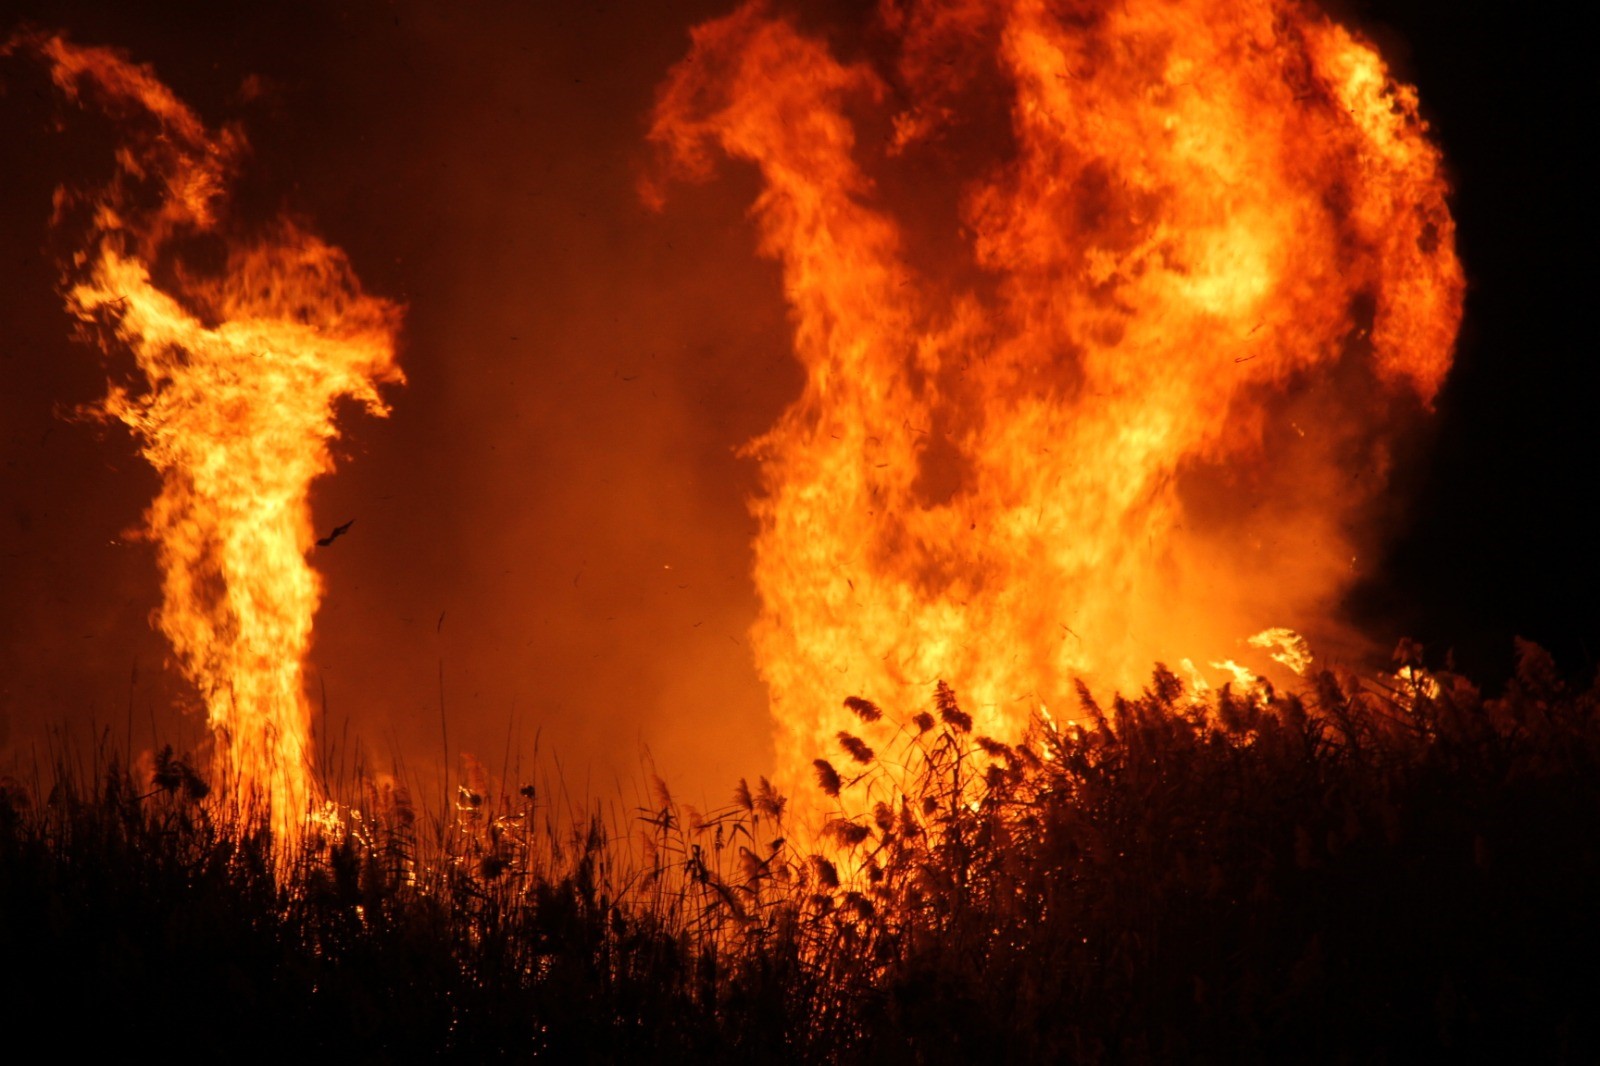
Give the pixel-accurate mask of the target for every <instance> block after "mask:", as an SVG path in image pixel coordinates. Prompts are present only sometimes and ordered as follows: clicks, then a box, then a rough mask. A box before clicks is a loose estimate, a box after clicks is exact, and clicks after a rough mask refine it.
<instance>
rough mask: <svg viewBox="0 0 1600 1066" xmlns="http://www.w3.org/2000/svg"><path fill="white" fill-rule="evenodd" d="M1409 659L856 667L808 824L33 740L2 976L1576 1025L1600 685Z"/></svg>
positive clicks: (769, 1012)
mask: <svg viewBox="0 0 1600 1066" xmlns="http://www.w3.org/2000/svg"><path fill="white" fill-rule="evenodd" d="M1403 665H1404V666H1405V669H1404V670H1403V671H1402V674H1401V675H1400V676H1398V677H1397V678H1396V679H1395V681H1394V685H1393V686H1392V688H1391V689H1389V690H1387V691H1384V690H1376V689H1375V688H1374V687H1373V686H1371V685H1367V686H1361V685H1357V684H1356V683H1355V682H1352V681H1349V680H1340V679H1338V678H1335V677H1333V676H1331V675H1328V674H1323V675H1321V676H1320V677H1318V678H1317V679H1316V680H1315V683H1314V685H1313V687H1312V689H1311V690H1310V691H1309V692H1307V693H1304V694H1281V693H1277V692H1274V691H1272V690H1270V689H1262V690H1260V691H1256V692H1252V693H1243V694H1241V693H1235V692H1234V691H1232V690H1231V689H1223V690H1221V691H1217V692H1211V693H1208V694H1205V695H1203V696H1196V695H1195V694H1194V693H1193V691H1192V690H1190V689H1187V688H1186V687H1185V686H1184V685H1183V684H1181V683H1180V682H1179V681H1178V680H1177V679H1176V678H1175V677H1174V676H1173V675H1171V674H1170V673H1168V672H1167V671H1165V670H1164V669H1158V670H1157V672H1156V673H1155V675H1154V677H1153V679H1152V681H1151V683H1150V685H1149V687H1148V688H1147V689H1146V690H1145V692H1144V693H1143V694H1142V695H1141V696H1139V697H1138V698H1135V699H1122V698H1118V699H1115V700H1113V701H1111V702H1110V703H1109V705H1106V706H1101V705H1099V704H1098V703H1097V702H1095V701H1094V699H1093V698H1092V697H1091V696H1090V695H1089V694H1088V693H1087V691H1085V692H1084V693H1083V695H1082V699H1083V705H1082V711H1083V717H1082V720H1081V722H1079V723H1077V724H1066V725H1056V724H1054V723H1052V722H1051V721H1050V720H1048V719H1045V718H1042V717H1041V718H1040V719H1038V720H1036V721H1035V723H1034V724H1033V726H1032V727H1031V728H1030V730H1029V731H1028V734H1027V736H1026V737H1024V738H1023V739H1021V740H1020V741H1019V742H1017V743H1003V742H1000V741H996V740H993V739H991V738H987V737H984V736H982V735H980V734H976V733H972V732H969V731H968V730H967V729H966V728H965V723H964V721H963V718H964V714H965V712H964V711H963V710H962V708H961V706H960V702H959V697H958V694H957V693H955V692H953V691H951V690H950V689H948V688H942V689H941V690H940V691H939V692H937V693H931V694H930V696H931V697H933V699H932V700H931V702H933V703H935V704H936V705H937V706H938V709H939V711H940V712H941V713H942V715H943V716H944V720H943V721H941V722H937V723H935V722H932V721H921V722H919V721H917V719H918V718H931V716H928V715H927V712H922V711H916V712H914V713H913V714H912V715H910V716H905V717H904V718H903V717H902V716H903V715H904V710H903V709H899V708H896V707H894V706H893V705H889V704H884V705H877V704H874V705H873V710H875V711H877V717H872V716H871V715H870V714H868V715H861V714H860V708H859V707H857V706H854V705H853V706H852V707H851V709H852V710H853V711H855V712H856V713H857V715H858V718H859V719H861V720H862V733H863V736H862V737H860V738H856V739H858V740H859V741H860V742H861V743H862V744H867V743H868V742H870V744H871V746H872V749H873V751H872V755H873V757H872V759H871V760H870V761H868V762H866V763H857V762H855V761H854V760H853V759H852V760H851V763H850V765H852V766H853V767H854V769H853V770H852V771H851V772H849V773H843V772H841V771H840V770H839V769H837V768H834V765H833V763H832V762H830V761H829V760H826V759H819V761H818V767H817V768H818V771H819V777H821V778H822V784H823V788H822V789H820V790H818V791H819V793H821V794H822V796H821V798H820V799H819V800H818V801H817V803H818V806H819V807H821V808H822V809H823V810H825V811H826V810H827V809H828V808H829V806H830V805H832V809H833V813H831V814H828V815H826V816H825V818H824V820H823V821H822V822H821V823H820V824H819V826H818V829H819V830H820V833H819V835H817V836H816V837H815V838H814V841H813V843H812V844H810V845H807V844H804V843H802V841H804V840H806V839H807V838H808V833H807V831H806V828H805V827H804V826H801V825H797V824H795V823H794V821H793V815H792V814H791V813H790V812H789V811H788V809H787V806H788V805H787V803H786V801H785V798H784V797H781V796H779V795H778V794H777V793H776V792H775V791H774V790H773V789H772V787H771V785H770V784H769V783H767V782H765V781H758V782H756V784H755V785H754V786H749V785H745V784H743V783H741V784H740V785H739V787H738V788H737V790H736V792H735V795H734V801H733V803H731V804H730V805H729V806H728V807H727V808H725V809H722V810H718V811H711V812H698V811H695V810H693V809H691V808H689V807H687V806H685V805H683V804H681V803H679V802H677V801H676V800H675V799H674V798H673V797H672V796H671V795H670V793H669V792H668V791H667V790H666V788H665V786H661V787H660V788H658V789H657V790H656V794H655V795H654V796H652V797H651V798H650V799H649V800H647V801H644V802H642V803H641V804H640V806H639V808H638V810H637V811H636V812H635V814H634V815H632V816H631V817H629V818H618V817H616V816H612V817H609V818H600V817H597V816H595V815H593V814H586V813H585V812H582V811H579V810H575V809H573V808H572V807H570V805H563V803H562V801H561V800H560V798H559V794H554V795H553V794H552V793H550V792H549V791H547V790H546V789H544V788H543V786H540V787H538V788H535V787H532V786H523V787H521V788H511V787H509V786H507V787H502V786H500V785H498V784H497V783H495V782H493V781H491V780H488V779H487V778H486V777H483V778H478V777H475V776H474V774H473V773H472V772H471V771H470V768H469V771H468V773H467V774H466V775H464V777H463V781H462V785H463V787H462V788H461V789H460V790H459V791H458V793H457V802H456V804H455V809H454V810H452V811H449V812H424V811H420V810H418V809H417V808H416V807H415V806H414V805H413V804H412V803H411V802H410V801H409V799H408V798H407V795H406V792H405V790H404V789H403V788H401V787H400V786H398V785H397V784H396V783H394V782H392V781H387V782H386V781H383V780H382V779H374V780H365V779H363V780H365V783H364V784H363V785H362V786H361V787H360V788H359V789H356V790H355V791H356V792H357V795H355V796H351V797H347V804H348V808H350V809H348V817H347V819H346V821H345V823H344V828H343V829H336V828H333V827H330V828H329V829H328V830H327V831H325V832H324V833H323V834H321V835H320V836H319V835H312V836H309V837H307V838H305V839H303V840H302V841H301V842H300V843H299V844H298V845H294V846H295V847H297V850H296V851H295V852H294V855H293V860H292V861H291V862H288V863H286V864H285V863H283V862H282V861H281V858H280V857H279V856H276V855H275V854H274V848H275V847H278V846H280V845H279V844H278V843H276V842H274V840H273V839H272V837H271V834H270V832H269V831H268V830H267V829H266V827H264V826H259V825H258V826H257V827H256V828H255V829H253V830H251V829H249V827H243V828H241V827H238V826H228V825H223V824H220V823H219V822H218V821H217V819H216V818H215V816H214V815H213V814H212V813H211V811H212V808H209V807H207V806H206V805H204V804H202V803H200V802H198V797H197V795H196V793H197V791H198V788H197V787H196V786H197V784H198V785H200V786H201V787H203V782H201V781H200V774H199V773H198V772H197V771H196V770H195V769H194V768H193V767H192V766H190V765H189V764H188V763H186V762H184V761H183V760H181V759H177V758H174V757H172V756H170V755H169V756H166V757H163V758H158V759H156V760H155V761H154V762H153V763H152V764H150V766H149V767H147V771H146V772H147V773H148V775H149V776H148V777H146V778H145V779H143V780H139V781H135V780H134V779H133V775H131V774H130V773H129V771H128V770H127V768H126V767H122V766H119V765H118V764H117V763H116V762H115V761H114V760H111V759H109V758H102V759H101V760H100V761H99V763H98V765H97V767H96V769H95V770H94V771H93V775H92V776H87V775H86V774H85V773H84V772H83V771H81V770H80V771H73V770H71V769H69V768H67V764H66V763H63V764H62V765H61V766H60V767H58V769H57V774H56V776H55V777H54V778H53V779H48V778H47V779H44V780H41V781H40V783H39V784H38V785H36V786H34V787H31V788H27V787H22V786H21V785H19V784H17V783H16V782H7V784H6V786H5V789H4V795H3V800H4V802H3V803H0V946H3V947H4V948H5V950H6V952H7V957H8V958H11V959H14V960H17V959H28V960H30V961H29V963H28V965H27V966H26V967H23V966H13V967H11V968H9V969H8V971H7V979H6V981H7V987H6V988H5V989H3V990H0V993H3V995H0V1002H4V1004H5V1008H4V1010H5V1011H7V1012H15V1013H14V1014H13V1015H12V1017H13V1018H27V1017H31V1016H34V1012H36V1011H42V1010H43V1009H45V1005H46V1004H45V1002H44V1001H45V1000H46V999H48V1000H50V1001H51V1002H60V1001H62V1000H66V1001H70V1002H86V1003H92V1004H93V1006H92V1007H90V1008H88V1009H92V1010H94V1011H96V1012H97V1015H96V1016H97V1017H100V1018H105V1017H109V1019H110V1020H111V1021H112V1022H114V1023H117V1024H122V1025H126V1026H127V1027H128V1030H127V1031H136V1030H138V1029H141V1028H145V1027H148V1026H149V1024H151V1019H155V1018H160V1017H165V1016H168V1015H173V1014H181V1015H182V1016H183V1017H184V1019H185V1021H184V1023H183V1026H184V1031H185V1034H186V1035H188V1036H202V1037H203V1036H207V1035H209V1036H214V1037H223V1036H226V1037H228V1038H230V1039H238V1038H239V1037H240V1036H241V1035H243V1034H247V1033H248V1034H253V1035H252V1039H254V1040H258V1041H261V1043H259V1044H258V1045H255V1046H259V1047H260V1048H262V1049H263V1053H270V1052H272V1051H273V1050H274V1049H276V1050H279V1051H281V1052H282V1053H283V1054H289V1053H304V1052H305V1051H306V1050H308V1049H320V1050H325V1051H334V1052H338V1053H342V1054H350V1055H354V1056H356V1057H358V1058H361V1059H364V1060H367V1059H370V1060H380V1061H381V1060H390V1059H404V1058H407V1057H414V1056H415V1055H417V1054H420V1053H432V1054H447V1055H459V1056H464V1057H472V1058H481V1057H488V1056H491V1055H493V1056H510V1057H514V1058H521V1057H533V1056H535V1055H540V1054H554V1055H559V1056H561V1057H562V1058H563V1059H566V1058H570V1057H576V1058H580V1059H585V1060H592V1059H600V1060H612V1059H618V1058H622V1059H631V1058H640V1057H644V1056H646V1055H650V1056H653V1057H657V1058H659V1057H663V1056H664V1057H666V1058H669V1059H672V1058H683V1059H688V1058H694V1059H699V1060H707V1059H709V1060H727V1061H751V1060H805V1061H841V1060H844V1061H863V1060H867V1059H878V1058H882V1057H885V1056H886V1057H888V1058H889V1059H891V1060H894V1061H904V1060H916V1061H974V1060H977V1061H995V1060H1005V1061H1084V1062H1099V1061H1127V1062H1145V1061H1148V1062H1155V1061H1173V1060H1178V1059H1182V1060H1188V1061H1196V1060H1198V1061H1239V1060H1241V1059H1260V1060H1267V1061H1283V1060H1295V1061H1302V1060H1309V1061H1348V1060H1350V1059H1357V1060H1374V1059H1389V1060H1398V1061H1419V1060H1429V1059H1436V1058H1439V1057H1453V1058H1459V1057H1466V1058H1473V1057H1476V1056H1495V1057H1502V1058H1503V1057H1514V1058H1518V1059H1536V1060H1539V1061H1584V1060H1586V1059H1587V1058H1588V1057H1589V1056H1590V1055H1591V1054H1592V1053H1593V1052H1594V1051H1595V1050H1596V1049H1597V1047H1600V1044H1597V1042H1596V1032H1595V1027H1594V1025H1593V1023H1592V1020H1591V1018H1590V1011H1589V1004H1590V1003H1591V1002H1592V998H1593V995H1594V994H1595V992H1597V991H1600V987H1597V982H1596V980H1595V979H1594V978H1593V977H1590V976H1586V975H1587V974H1590V973H1591V972H1592V967H1589V966H1588V961H1589V960H1591V959H1592V958H1593V957H1594V954H1595V952H1596V950H1600V921H1597V920H1596V918H1595V915H1594V909H1593V906H1592V901H1593V898H1594V896H1595V893H1596V891H1597V890H1600V688H1590V689H1582V688H1574V687H1570V686H1568V685H1566V684H1564V683H1563V682H1562V681H1561V680H1560V679H1559V677H1558V675H1557V673H1556V672H1555V670H1554V669H1553V667H1552V666H1551V664H1550V662H1549V660H1548V658H1547V657H1546V656H1544V655H1543V653H1542V652H1540V651H1539V650H1538V649H1536V648H1533V647H1531V646H1526V647H1524V648H1523V649H1522V652H1521V666H1520V669H1519V672H1518V676H1517V678H1516V680H1515V681H1514V682H1513V683H1512V684H1511V686H1510V687H1509V688H1508V690H1507V691H1506V692H1505V693H1504V694H1503V695H1502V696H1500V697H1498V698H1494V699H1488V698H1484V697H1483V696H1482V695H1481V694H1480V693H1479V692H1478V691H1477V690H1476V689H1475V688H1474V687H1473V686H1472V685H1470V684H1469V683H1468V682H1467V681H1466V680H1465V679H1463V678H1460V677H1456V676H1451V675H1448V674H1438V675H1434V674H1428V673H1426V672H1425V671H1422V670H1420V669H1417V668H1415V666H1414V664H1409V663H1408V664H1403ZM867 719H870V721H869V720H867ZM824 767H827V768H828V770H827V771H826V772H824V770H823V768H824ZM553 799H554V802H552V800H553ZM863 810H864V811H865V812H867V813H855V812H859V811H863ZM630 836H631V837H633V838H635V839H637V838H641V837H642V840H641V841H640V843H639V846H637V847H636V846H634V845H633V844H632V843H630V839H629V838H630ZM284 867H287V868H289V869H292V870H293V871H294V875H293V877H292V878H289V879H286V880H280V879H278V877H276V876H275V871H278V870H280V869H281V868H284ZM108 988H116V989H117V992H116V994H115V995H112V996H109V997H108V996H106V995H104V992H105V990H106V989H108ZM268 1019H271V1020H270V1021H268ZM104 1031H107V1032H112V1031H117V1030H115V1029H114V1028H113V1029H108V1030H104Z"/></svg>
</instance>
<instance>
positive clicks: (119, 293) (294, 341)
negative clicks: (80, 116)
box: [7, 35, 401, 840]
mask: <svg viewBox="0 0 1600 1066" xmlns="http://www.w3.org/2000/svg"><path fill="white" fill-rule="evenodd" d="M18 46H21V47H25V48H29V49H31V50H33V51H34V52H36V53H37V54H38V55H39V56H40V57H42V58H43V59H44V60H45V61H46V62H47V63H48V64H49V67H50V70H51V74H52V77H53V78H54V80H55V83H56V85H57V86H58V87H59V89H60V90H61V91H62V92H63V93H64V94H65V95H66V97H67V98H68V99H69V100H72V101H74V102H77V103H80V104H82V105H84V106H87V107H94V108H96V109H98V110H100V111H102V112H103V113H105V114H106V115H108V116H110V117H111V118H113V119H115V120H116V121H117V123H118V131H119V133H120V134H121V136H122V142H123V143H122V144H121V146H120V147H119V149H118V151H117V156H116V160H117V172H116V176H115V178H114V179H113V181H112V182H111V184H110V185H109V186H108V187H107V188H105V189H104V190H103V191H102V192H100V193H99V194H98V195H97V196H96V197H95V198H94V199H93V202H92V204H91V205H90V211H89V220H88V223H87V225H88V230H89V237H88V241H87V243H86V245H85V247H84V248H83V250H82V251H81V252H79V253H78V254H77V256H76V257H75V260H74V262H73V263H72V264H71V265H70V266H69V268H68V270H67V278H66V285H65V294H66V302H67V307H68V309H69V310H70V311H71V312H72V313H73V314H74V315H76V316H77V317H78V318H79V319H81V320H82V321H83V322H84V323H86V325H88V326H89V327H92V328H96V329H98V330H99V335H100V338H101V340H102V342H103V344H104V345H105V347H106V351H107V355H108V356H112V355H119V354H120V353H121V352H123V351H126V352H127V353H129V354H131V355H132V357H133V362H134V365H135V368H136V370H137V376H136V378H135V380H134V383H133V384H113V385H112V387H111V388H110V391H109V393H108V395H107V397H106V399H105V400H104V402H103V404H102V406H101V410H102V411H103V412H104V414H106V415H108V416H112V417H115V418H117V419H120V420H121V421H122V422H124V423H125V424H126V425H127V426H128V427H130V428H131V429H132V430H133V431H134V433H135V435H136V436H137V438H138V440H139V443H140V449H141V451H142V453H143V455H144V457H145V458H146V459H147V460H149V462H150V464H151V465H152V466H154V467H155V468H156V470H157V471H159V472H160V474H161V476H162V488H161V493H160V495H159V496H158V497H157V499H156V501H155V502H154V503H153V504H152V505H151V507H150V509H149V511H148V512H147V514H146V519H147V522H148V525H149V530H150V534H151V536H152V538H153V539H154V540H155V541H156V544H157V550H158V555H159V559H160V563H161V567H162V574H163V602H162V605H161V608H160V610H159V612H158V613H157V621H158V622H159V625H160V627H161V630H162V632H163V633H164V634H165V635H166V636H167V638H168V639H169V640H170V641H171V642H172V646H173V648H174V650H175V651H176V652H177V657H178V661H179V662H180V663H181V665H182V668H183V670H184V672H185V674H186V675H187V676H188V677H189V679H190V680H192V681H193V682H194V684H195V685H196V687H197V688H198V689H199V691H200V693H201V695H202V697H203V698H204V701H205V705H206V711H207V719H208V722H209V724H210V726H211V728H212V730H213V732H214V738H215V757H214V766H213V775H214V777H215V778H216V779H217V783H219V784H220V785H221V786H222V787H220V788H218V789H217V790H216V792H215V795H217V796H218V797H219V802H221V803H223V804H226V805H229V806H230V807H231V808H232V809H234V810H235V811H237V812H238V813H239V814H241V815H243V816H244V817H246V818H250V819H255V818H270V824H271V825H272V827H273V829H274V830H275V832H276V833H277V834H278V835H279V837H280V839H286V840H287V839H294V838H296V837H298V835H299V833H300V831H301V828H302V825H303V822H304V820H305V819H306V818H307V817H311V816H316V815H317V811H318V810H319V809H320V808H319V805H318V800H319V799H320V797H319V795H318V790H317V788H316V785H315V782H314V778H313V776H312V772H311V770H312V766H311V756H312V752H311V744H310V737H311V709H310V706H309V704H308V702H307V700H306V696H305V692H304V689H303V677H302V671H303V664H304V660H305V656H306V652H307V649H308V647H309V644H310V639H311V623H312V616H313V614H314V613H315V611H316V608H317V604H318V601H319V599H320V596H321V583H320V579H319V578H318V575H317V573H316V572H315V571H314V570H313V569H312V568H311V567H310V566H309V565H308V563H307V561H306V552H307V551H308V549H310V547H311V542H312V529H311V521H310V510H309V506H308V500H307V495H308V491H309V488H310V484H311V482H312V480H313V479H314V478H316V477H317V476H318V475H320V474H324V473H327V472H328V471H330V470H331V469H332V467H333V462H332V457H331V456H330V454H329V451H328V442H329V441H330V440H332V439H333V438H334V437H336V436H337V429H336V427H335V425H334V419H333V407H334V404H335V403H336V402H337V401H338V400H340V399H342V398H350V399H354V400H356V401H358V402H360V403H362V404H363V405H365V407H366V408H367V410H368V411H370V412H372V413H374V414H380V415H381V414H384V413H386V408H385V407H384V405H383V403H382V401H381V400H380V398H379V396H378V392H377V384H378V383H379V382H382V381H394V382H397V381H400V380H401V375H400V372H399V370H398V369H397V368H396V367H395V365H394V339H395V334H396V330H397V328H398V325H399V317H400V312H399V309H398V308H397V307H396V306H395V305H393V304H391V303H389V302H387V301H384V300H381V299H377V298H374V297H371V296H367V295H365V294H363V293H362V291H361V288H360V285H359V283H358V282H357V280H356V277H355V275H354V273H353V272H352V270H351V268H350V265H349V263H348V261H347V259H346V258H345V256H344V254H343V253H342V252H340V251H339V250H338V249H337V248H334V247H331V246H329V245H327V244H325V243H323V242H322V241H321V240H319V239H318V238H316V237H315V236H313V235H311V234H309V233H307V232H305V231H304V230H303V229H301V228H300V227H299V226H297V225H295V224H294V223H292V222H288V221H279V222H278V223H276V224H275V225H273V226H272V227H271V228H269V229H268V230H267V231H265V232H264V233H263V234H261V235H259V236H257V237H255V238H253V239H250V240H244V239H234V238H230V237H229V235H228V234H226V233H224V232H223V231H222V228H221V226H220V225H219V222H218V215H219V209H220V208H221V207H222V206H223V205H224V204H225V200H224V194H225V190H226V188H227V185H228V180H229V178H230V177H231V173H232V170H233V167H234V165H235V161H236V160H237V158H238V156H239V154H240V152H241V150H242V148H243V140H242V138H240V137H239V135H238V134H237V133H233V132H223V133H212V132H211V131H209V130H207V128H206V127H205V125H204V124H203V123H202V122H201V121H200V120H199V119H198V118H197V117H196V116H195V115H194V114H193V112H191V111H190V110H189V109H188V108H187V107H186V106H185V105H184V104H183V103H182V102H181V101H179V100H178V99H177V98H176V97H174V96H173V95H172V93H171V92H170V91H169V90H167V89H166V87H165V86H163V85H162V84H161V83H160V82H159V81H158V80H157V79H156V77H155V75H154V73H153V72H152V71H151V70H150V69H149V68H148V67H145V66H141V65H137V64H134V63H132V62H130V61H129V60H128V59H126V58H125V57H124V56H122V55H121V54H120V53H118V52H115V51H113V50H110V49H104V48H88V47H80V46H77V45H74V44H71V43H69V42H67V41H65V40H64V39H62V38H60V37H51V36H43V35H35V36H27V37H20V38H17V39H15V40H14V41H13V42H12V43H11V44H10V45H8V46H7V47H8V48H16V47H18ZM57 199H58V205H59V207H60V213H61V214H62V215H63V216H66V215H68V214H70V212H71V209H72V207H73V205H74V202H75V198H74V197H73V196H71V195H68V194H65V193H62V194H58V197H57ZM197 235H211V236H220V237H222V238H223V239H224V240H225V241H226V248H227V252H226V262H225V264H224V266H223V268H222V269H221V271H220V272H218V273H216V274H214V275H202V274H199V273H198V272H195V271H193V270H191V269H188V268H186V266H185V264H184V263H183V262H182V260H181V259H180V258H179V257H178V256H177V254H176V253H175V251H174V248H173V245H174V243H175V240H176V239H177V238H180V237H187V238H192V237H195V236H197ZM156 277H161V278H162V279H163V280H162V281H161V282H157V281H156V280H154V279H155V278H156ZM167 279H170V280H167Z"/></svg>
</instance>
